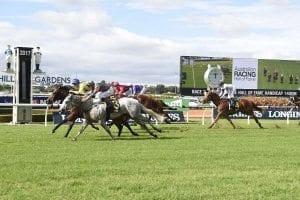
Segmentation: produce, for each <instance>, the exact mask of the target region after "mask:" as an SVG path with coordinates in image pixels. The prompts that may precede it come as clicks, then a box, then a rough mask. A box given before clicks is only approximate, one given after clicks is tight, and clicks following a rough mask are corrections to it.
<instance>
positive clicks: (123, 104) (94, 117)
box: [64, 94, 164, 140]
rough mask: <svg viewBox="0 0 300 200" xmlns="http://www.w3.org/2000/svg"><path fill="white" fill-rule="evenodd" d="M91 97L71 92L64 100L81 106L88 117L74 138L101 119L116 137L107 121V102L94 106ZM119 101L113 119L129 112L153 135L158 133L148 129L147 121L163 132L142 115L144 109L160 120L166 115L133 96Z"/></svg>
mask: <svg viewBox="0 0 300 200" xmlns="http://www.w3.org/2000/svg"><path fill="white" fill-rule="evenodd" d="M91 97H92V95H89V96H87V97H82V96H78V95H74V94H69V95H68V96H67V97H66V99H65V100H64V101H65V103H66V104H67V105H68V104H72V105H76V106H79V107H80V108H81V109H82V110H83V114H84V118H85V119H86V120H85V121H84V122H83V123H82V127H81V129H80V131H79V132H78V133H77V135H76V136H75V138H74V140H76V139H77V138H78V137H79V136H80V134H81V133H82V132H83V131H84V130H85V128H86V127H87V126H88V125H89V124H91V123H92V122H98V121H100V125H101V126H102V127H103V128H104V129H105V130H106V132H107V133H108V134H109V135H110V136H111V138H112V139H114V137H113V135H112V134H111V131H110V129H109V127H108V126H107V125H106V123H105V118H106V104H105V103H100V104H98V105H96V106H93V99H92V98H91ZM118 103H119V105H120V107H119V110H118V112H117V113H116V112H114V113H112V115H111V118H112V119H114V118H115V117H118V116H120V115H123V114H127V115H129V116H130V117H131V118H132V119H134V120H135V122H136V123H138V124H139V125H140V126H141V127H142V128H144V129H145V130H146V131H147V132H148V133H149V134H150V135H152V136H153V137H157V135H156V134H154V133H153V132H151V131H150V130H149V129H148V127H147V126H146V123H148V124H150V126H152V128H153V129H154V130H156V131H158V132H161V130H160V129H158V128H156V127H155V126H154V125H153V124H152V123H151V122H150V121H149V120H148V119H147V118H146V117H144V116H143V115H142V111H143V112H144V113H146V114H148V115H151V116H152V117H154V118H156V119H157V120H158V121H163V120H164V117H162V116H161V115H159V114H157V113H155V112H153V111H152V110H150V109H147V108H146V107H144V106H143V105H142V104H141V103H139V102H138V101H137V100H136V99H133V98H129V97H123V98H120V99H118Z"/></svg>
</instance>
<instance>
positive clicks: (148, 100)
mask: <svg viewBox="0 0 300 200" xmlns="http://www.w3.org/2000/svg"><path fill="white" fill-rule="evenodd" d="M135 98H136V99H137V100H138V101H139V102H140V103H141V104H143V105H144V106H145V107H146V108H148V109H151V110H152V111H154V112H156V113H158V114H160V115H163V116H165V117H166V118H165V122H166V123H170V122H172V121H173V119H172V118H171V117H170V116H169V115H167V114H166V113H165V112H164V109H169V110H176V108H172V107H170V106H168V105H167V104H165V102H163V101H162V100H161V99H156V98H155V97H152V96H149V95H143V94H140V95H137V96H136V97H135Z"/></svg>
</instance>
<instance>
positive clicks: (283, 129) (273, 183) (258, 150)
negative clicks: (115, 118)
mask: <svg viewBox="0 0 300 200" xmlns="http://www.w3.org/2000/svg"><path fill="white" fill-rule="evenodd" d="M261 122H262V125H263V126H265V127H266V128H265V129H259V128H258V127H257V126H256V124H255V123H254V122H253V121H251V124H250V125H247V121H246V120H234V123H235V124H236V125H237V126H238V127H239V128H237V129H235V130H233V129H232V128H231V126H230V125H229V123H228V122H227V121H226V120H221V121H220V123H219V125H218V126H217V127H216V128H213V129H209V130H208V129H207V124H206V125H205V126H202V125H200V124H199V123H193V124H171V125H168V124H160V125H159V127H160V128H162V130H163V132H162V133H158V135H159V138H158V139H154V138H152V137H151V136H149V135H148V134H147V133H146V132H145V131H143V130H141V129H140V128H139V127H138V126H134V127H133V128H134V129H135V130H136V131H137V132H138V133H140V136H138V137H135V136H131V135H130V134H129V132H128V131H127V130H124V133H123V135H122V136H121V137H120V138H119V139H117V140H115V141H112V140H111V139H110V137H109V136H108V135H107V134H106V133H105V132H104V131H103V130H102V129H100V131H98V132H97V131H96V130H94V129H92V128H91V127H89V128H87V130H86V134H83V135H82V136H81V137H80V138H79V139H78V140H77V141H76V142H74V141H72V140H71V137H73V136H74V135H75V133H76V131H78V129H79V126H74V128H73V131H72V132H71V134H70V136H71V137H70V138H63V135H64V131H65V130H66V128H67V127H66V126H63V127H62V128H61V129H59V130H58V131H57V133H56V134H54V135H52V134H50V132H51V129H52V128H53V125H52V124H51V125H48V126H47V127H45V126H43V125H41V124H40V125H38V124H34V125H15V126H12V125H4V124H2V125H0V130H1V132H0V155H1V156H0V188H1V189H0V199H20V200H21V199H22V200H24V199H28V200H29V199H30V200H32V199H38V200H40V199H72V200H74V199H80V200H81V199H114V200H115V199H122V200H123V199H130V200H132V199H172V200H173V199H180V200H181V199H186V200H191V199H299V197H300V125H299V121H290V124H289V125H287V124H286V121H271V120H268V121H266V120H265V121H261ZM124 129H125V128H124ZM113 131H114V133H115V134H116V130H115V128H113Z"/></svg>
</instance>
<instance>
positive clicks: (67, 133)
mask: <svg viewBox="0 0 300 200" xmlns="http://www.w3.org/2000/svg"><path fill="white" fill-rule="evenodd" d="M74 124H75V121H73V122H72V123H71V124H70V125H69V128H68V130H67V132H66V133H65V136H64V137H68V135H69V133H70V131H71V129H72V128H73V126H74Z"/></svg>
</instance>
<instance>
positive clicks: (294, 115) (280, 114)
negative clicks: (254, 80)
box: [213, 108, 300, 120]
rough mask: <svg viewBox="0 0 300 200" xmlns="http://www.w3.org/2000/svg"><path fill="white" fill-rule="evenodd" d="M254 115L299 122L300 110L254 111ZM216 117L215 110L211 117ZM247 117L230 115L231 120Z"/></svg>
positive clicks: (260, 117)
mask: <svg viewBox="0 0 300 200" xmlns="http://www.w3.org/2000/svg"><path fill="white" fill-rule="evenodd" d="M254 114H255V116H256V117H257V118H259V119H276V120H277V119H279V120H286V119H287V118H289V119H290V120H300V108H293V109H292V108H268V109H266V110H264V111H263V113H261V112H258V111H254ZM216 116H217V109H216V108H214V109H213V117H214V118H215V117H216ZM247 117H248V116H247V115H245V114H242V113H240V112H239V113H236V114H234V115H231V116H230V118H231V119H246V118H247Z"/></svg>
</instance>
